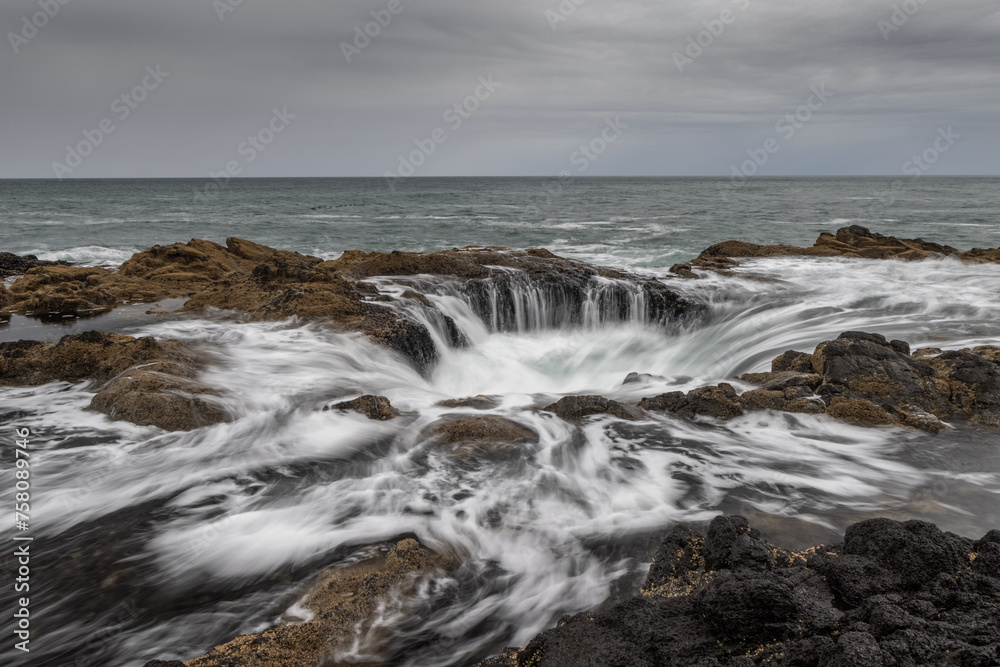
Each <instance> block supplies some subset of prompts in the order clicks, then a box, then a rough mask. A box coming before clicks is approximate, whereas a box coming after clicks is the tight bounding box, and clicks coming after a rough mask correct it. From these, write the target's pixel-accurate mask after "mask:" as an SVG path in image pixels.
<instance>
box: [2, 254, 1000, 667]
mask: <svg viewBox="0 0 1000 667" xmlns="http://www.w3.org/2000/svg"><path fill="white" fill-rule="evenodd" d="M662 277H663V274H662V273H659V274H658V273H657V272H655V271H649V272H648V278H649V280H656V279H657V278H662ZM375 282H376V283H377V285H378V286H379V288H380V289H381V290H383V291H384V292H387V293H391V294H394V295H396V296H399V297H403V295H404V292H406V291H407V290H415V291H416V292H419V293H420V294H421V295H422V298H423V299H427V300H428V301H429V302H431V303H433V305H434V306H435V311H431V310H429V309H428V308H426V306H425V305H423V304H422V303H421V300H420V299H417V298H404V299H402V300H401V302H400V303H401V305H400V306H398V307H400V308H403V309H404V310H405V311H406V312H407V313H408V314H409V315H410V316H412V317H415V318H417V319H420V320H421V321H423V322H424V323H426V324H427V325H428V327H429V328H430V329H431V331H432V334H433V335H434V338H435V342H436V344H437V346H438V348H439V356H440V361H439V363H438V364H437V366H436V367H435V368H434V370H433V372H432V373H430V374H429V375H428V376H422V375H421V374H420V373H418V372H417V371H416V370H414V369H413V368H412V367H411V366H410V365H409V364H408V363H407V362H406V360H405V359H403V358H402V357H400V356H398V355H396V354H395V353H393V352H390V351H388V350H386V349H384V348H381V347H378V346H376V345H374V344H373V343H371V342H369V341H368V340H367V339H365V338H363V337H361V336H358V335H348V334H342V333H335V332H332V331H330V330H327V329H324V328H323V327H321V326H318V325H315V324H302V323H299V322H295V321H292V322H283V323H264V324H261V323H234V322H232V321H221V320H210V319H209V320H184V321H168V322H161V323H158V324H156V325H153V326H145V327H144V328H143V329H142V330H141V331H139V332H136V333H142V334H144V335H153V336H156V337H158V338H168V337H172V338H178V339H182V340H186V341H190V342H192V343H195V344H198V345H201V346H203V347H204V349H205V350H207V351H208V352H209V353H210V354H211V355H212V356H211V359H212V361H211V364H210V366H209V368H208V369H207V370H206V371H205V372H204V375H203V377H202V378H201V380H202V381H203V382H205V383H207V384H209V385H211V386H213V387H215V388H217V389H219V390H220V391H221V392H223V396H224V398H223V400H224V402H225V405H226V407H227V409H228V410H229V411H230V413H231V414H232V416H233V420H232V421H231V422H230V423H226V424H220V425H217V426H213V427H209V428H204V429H200V430H197V431H193V432H190V433H163V432H160V431H157V430H155V429H151V428H143V427H137V426H132V425H129V424H126V423H121V422H109V421H107V419H106V418H104V417H103V416H101V415H97V414H94V413H90V412H87V411H85V410H84V408H85V407H86V405H87V404H88V403H89V400H90V397H91V395H92V394H91V393H90V392H89V391H88V388H87V387H85V386H69V385H66V384H52V385H47V386H45V387H41V388H32V389H3V390H2V391H0V397H2V398H3V403H4V405H5V406H6V407H5V411H12V412H16V413H17V415H18V417H17V423H18V425H19V426H21V427H29V428H32V429H33V430H36V431H37V432H38V433H40V434H44V441H45V444H44V445H43V444H39V448H40V451H39V452H38V454H37V458H36V459H34V465H37V466H38V468H39V470H43V471H44V474H39V477H38V489H37V499H36V511H37V517H36V520H37V524H38V525H39V526H43V527H44V528H43V529H42V530H43V531H44V536H45V538H46V539H48V540H49V541H51V542H52V543H54V544H59V545H61V548H62V549H64V550H72V549H74V548H80V546H81V545H80V544H78V542H79V541H80V540H82V539H83V538H82V537H81V535H82V534H83V533H84V531H83V529H84V528H86V531H87V532H88V534H93V533H94V532H95V531H96V532H97V533H100V531H102V530H107V531H110V530H115V526H116V525H122V526H124V525H126V524H127V525H129V526H132V525H134V526H136V528H135V531H136V532H135V533H134V534H133V536H132V542H131V544H133V546H134V549H132V550H131V551H129V552H128V553H126V554H119V555H117V556H114V557H112V558H110V559H108V560H101V561H99V562H97V563H96V564H95V565H93V569H94V571H93V572H91V573H90V578H89V579H85V578H78V579H70V580H68V581H71V582H72V584H73V585H74V586H77V587H79V588H80V590H81V591H83V592H84V593H86V592H87V591H90V590H91V589H93V590H98V589H99V587H100V585H101V581H102V580H104V579H105V578H106V577H109V576H111V575H112V574H114V573H115V572H116V571H117V570H118V569H119V568H122V567H134V568H135V569H134V570H130V572H131V573H132V574H131V575H130V576H134V577H136V578H137V583H136V584H135V589H136V592H135V593H134V595H135V597H136V598H137V599H139V600H140V601H141V604H142V605H144V606H143V611H142V613H141V614H139V615H138V617H137V619H136V620H134V621H130V622H129V623H126V624H124V625H123V629H121V630H120V631H119V632H118V633H117V634H115V635H114V636H112V638H111V639H110V640H109V641H108V642H107V643H105V644H103V645H102V649H101V650H102V651H105V654H104V655H111V656H113V658H109V662H108V664H127V665H141V664H142V663H143V662H144V660H145V659H150V658H153V657H161V658H162V657H164V656H176V657H178V658H185V659H190V658H191V657H193V656H195V655H198V654H199V653H202V652H204V651H206V650H207V649H208V648H210V647H211V646H212V645H213V644H217V643H221V642H223V641H225V640H227V639H229V638H232V637H235V636H236V635H237V634H241V633H247V632H253V631H259V630H261V629H263V628H265V627H268V626H269V625H271V624H273V623H274V622H276V621H277V619H278V618H279V617H281V616H282V613H283V612H284V611H285V610H287V609H289V608H291V607H294V606H296V605H297V604H299V603H300V602H301V595H302V592H303V589H302V588H301V587H300V586H297V585H296V584H295V583H294V582H296V581H299V582H301V581H303V580H307V579H308V577H309V575H310V574H312V573H315V572H316V571H317V570H318V569H320V568H322V567H325V566H328V565H331V564H336V563H343V562H347V561H349V560H350V559H352V558H358V557H360V556H359V554H362V553H363V549H364V547H365V546H366V545H371V544H375V543H378V542H381V541H386V540H391V539H393V538H395V537H398V536H400V535H404V534H414V535H416V536H417V537H418V538H419V540H420V541H421V543H423V544H424V545H426V546H428V547H429V548H431V549H435V550H438V551H441V552H444V553H448V554H454V555H457V556H459V557H460V559H461V561H462V563H463V565H462V566H461V567H460V568H459V569H458V570H457V571H455V572H453V573H451V574H449V575H445V576H443V578H439V579H437V580H434V581H430V582H425V584H424V585H423V586H421V587H419V588H418V590H417V593H416V594H415V595H414V596H413V597H410V598H407V599H397V600H395V601H391V602H390V603H389V604H387V605H386V606H385V607H384V608H383V609H382V610H381V615H380V618H379V620H378V621H377V622H376V624H375V629H376V630H377V629H378V628H380V627H388V628H391V633H390V634H391V635H392V639H391V641H390V642H389V644H388V646H381V645H378V644H377V642H376V641H375V640H374V636H375V635H376V634H378V633H377V632H375V631H372V633H369V634H366V633H360V634H359V635H358V636H357V638H356V639H357V641H356V642H355V644H354V646H353V648H352V649H351V650H350V651H349V652H348V654H347V655H345V656H341V657H343V658H352V657H353V658H355V659H361V658H363V657H366V656H367V657H369V658H370V657H372V656H373V655H375V654H376V653H378V656H377V657H380V658H382V659H389V660H391V661H394V662H397V663H399V664H407V665H459V664H467V663H468V662H470V661H472V660H474V659H478V658H482V657H485V656H486V655H489V654H490V653H492V652H496V651H498V650H499V649H500V648H502V647H503V646H504V645H524V643H526V642H527V641H528V640H529V639H530V638H531V637H532V636H534V635H535V634H537V633H538V632H540V631H542V630H544V629H545V628H547V627H551V626H552V625H553V624H554V623H555V621H556V619H558V618H559V617H560V616H562V615H563V614H566V613H572V612H578V611H582V610H586V609H591V608H594V607H596V606H598V605H600V604H601V603H603V602H604V601H606V600H608V599H613V598H614V597H615V596H617V595H620V594H622V592H627V591H629V590H632V588H631V587H633V586H634V585H635V582H636V580H637V578H639V577H641V576H642V574H643V571H644V568H645V567H646V566H645V565H644V563H646V562H647V560H648V555H649V550H650V548H651V547H652V546H654V545H655V544H656V538H657V536H660V535H662V533H663V531H665V530H666V529H667V528H668V527H669V526H670V525H672V524H673V523H675V522H678V521H705V520H708V519H709V518H711V517H712V516H714V515H715V514H717V513H718V512H720V511H742V512H745V513H749V514H755V515H758V516H759V517H761V518H762V519H761V520H762V521H765V520H768V521H770V523H767V524H764V525H770V526H772V527H773V530H774V531H775V532H776V533H779V534H784V535H785V536H789V535H790V534H792V533H800V536H801V535H805V537H801V539H808V538H811V536H812V535H819V536H820V538H821V539H831V540H832V539H835V536H836V535H835V534H836V532H837V531H839V530H842V529H843V527H844V526H846V525H847V524H848V523H850V522H852V521H855V520H857V519H859V518H863V517H866V516H870V515H873V514H881V515H890V516H896V515H899V516H903V515H905V516H919V517H923V518H929V519H931V520H934V521H935V522H937V523H938V524H939V525H941V526H942V527H944V528H948V529H952V530H957V531H959V532H967V533H971V534H975V533H977V532H978V533H982V532H985V530H986V529H988V528H990V527H992V526H993V525H994V524H995V523H996V520H997V518H998V516H1000V496H998V494H1000V454H998V453H997V451H998V450H1000V448H998V447H997V444H998V443H997V436H996V435H995V434H984V433H978V434H970V433H968V432H967V431H964V430H962V429H959V430H956V431H953V432H947V433H944V434H941V435H937V436H935V435H928V434H923V433H915V432H910V431H903V430H900V429H892V428H879V429H866V428H859V427H854V426H850V425H847V424H844V423H839V422H836V421H834V420H832V419H830V418H828V417H826V416H809V415H790V414H779V413H772V412H758V413H753V414H750V415H747V416H744V417H742V418H739V419H735V420H732V421H729V422H726V423H716V422H712V421H710V420H709V421H705V422H697V423H693V422H686V421H682V420H678V419H674V418H672V417H670V416H667V415H651V416H649V418H648V419H647V420H645V421H641V422H622V421H619V420H616V419H613V418H610V417H597V418H591V419H588V420H586V421H584V422H583V423H582V424H571V423H567V422H565V421H563V420H561V419H559V418H557V417H555V416H554V415H551V414H549V413H546V412H542V411H537V410H531V409H530V408H532V407H535V406H541V405H546V404H548V403H549V402H552V401H554V400H557V399H558V398H559V397H561V396H566V395H574V394H583V393H596V394H601V395H604V396H607V397H609V398H614V399H617V400H623V401H635V400H638V399H639V398H641V397H643V396H652V395H655V394H658V393H662V392H663V391H672V390H678V389H680V390H686V389H690V388H693V387H696V386H701V385H703V384H706V383H716V382H719V381H732V378H733V376H735V375H739V374H741V373H744V372H751V371H759V370H766V369H767V366H768V362H769V361H770V359H772V358H773V357H775V356H777V355H778V354H780V353H782V352H784V351H785V350H788V349H799V350H803V351H812V349H813V348H814V347H815V345H816V344H817V343H819V342H822V341H824V340H828V339H831V338H834V337H836V336H837V335H839V334H840V333H841V332H843V331H848V330H865V331H874V332H878V333H882V334H884V335H886V336H887V337H892V338H901V339H904V340H908V341H909V342H911V343H912V344H914V347H921V346H937V347H946V348H959V347H967V346H971V345H978V344H990V343H995V342H996V340H997V339H998V337H1000V299H998V298H997V297H998V295H1000V267H997V266H968V265H963V264H960V263H958V262H956V261H951V260H941V261H928V262H923V263H919V264H912V263H902V262H893V261H882V262H873V261H864V260H846V259H815V258H801V259H799V258H781V259H760V260H751V261H746V262H744V264H743V265H742V267H740V268H739V269H738V270H736V271H735V272H734V274H733V275H731V276H720V275H709V276H706V277H705V278H703V279H702V280H698V281H682V280H672V281H669V286H670V288H671V289H675V290H678V291H681V292H682V293H684V294H686V295H687V296H689V297H690V298H691V299H694V300H697V301H700V302H702V303H704V304H706V306H707V311H706V313H705V314H704V315H702V316H701V317H699V318H696V319H695V320H693V321H690V322H683V323H670V324H668V325H664V323H663V322H660V321H657V318H656V317H650V316H649V313H650V307H649V302H648V301H647V297H648V293H647V291H646V290H644V289H643V288H642V286H641V285H640V284H638V283H628V282H626V281H614V280H609V279H595V280H594V281H593V282H592V284H591V285H590V286H589V287H588V289H586V290H584V291H583V292H582V293H577V294H573V293H570V292H568V291H564V290H560V288H558V286H557V287H555V288H545V287H544V286H539V285H536V284H532V283H531V282H530V281H528V282H525V281H522V280H521V279H520V277H518V276H516V275H511V276H510V277H509V279H507V280H502V281H494V282H493V283H491V284H490V285H489V286H487V287H484V288H483V289H479V290H475V291H469V290H467V289H466V290H463V289H462V288H460V287H459V286H456V285H454V284H451V283H448V282H446V281H441V280H438V279H432V278H429V277H423V278H421V277H417V278H408V279H407V280H406V281H405V284H404V283H403V282H401V281H399V280H395V279H391V278H383V279H378V280H376V281H375ZM434 312H440V313H443V314H444V315H446V316H447V317H448V318H450V320H451V322H452V323H453V326H454V327H455V328H457V330H458V332H460V334H461V338H462V339H463V340H464V342H465V343H466V344H465V345H460V346H456V345H454V344H453V340H454V336H452V333H453V332H451V331H449V328H448V327H449V325H448V323H447V322H446V321H445V320H444V319H443V318H442V317H440V315H434ZM130 333H131V332H130ZM632 371H637V372H640V373H645V374H648V375H647V376H645V379H643V380H642V381H640V382H638V383H630V384H627V385H623V384H622V381H623V379H624V378H625V376H626V375H627V374H628V373H630V372H632ZM736 384H739V383H738V382H736ZM362 394H376V395H384V396H387V397H388V398H389V399H390V400H391V402H392V403H393V405H394V406H396V407H397V408H399V409H400V410H402V411H403V412H404V415H403V416H402V417H401V418H397V419H395V420H392V421H389V422H384V423H383V422H373V421H369V420H367V419H366V418H364V417H362V416H359V415H354V414H344V413H340V412H338V411H323V410H322V407H323V406H325V405H329V404H330V403H331V402H333V401H337V400H349V399H351V398H353V397H356V396H359V395H362ZM477 394H485V395H489V396H493V397H495V398H496V405H497V407H495V408H493V409H491V410H488V411H486V412H488V413H492V414H496V415H501V416H504V417H506V418H508V419H511V420H513V421H515V422H517V423H519V424H521V425H523V426H526V427H528V428H530V429H532V430H533V431H535V432H537V433H538V440H537V442H535V443H533V444H530V445H526V446H524V447H523V448H522V449H521V450H519V451H518V452H517V453H516V455H511V456H478V457H469V456H456V455H455V453H454V452H452V451H450V450H449V449H447V448H445V447H442V446H441V445H440V444H438V443H437V442H436V441H435V440H433V439H432V438H430V437H429V436H428V435H426V434H427V430H426V429H427V427H429V426H430V425H431V424H434V423H435V422H437V421H438V420H440V419H441V418H443V417H445V416H448V415H458V414H483V412H482V411H477V410H473V409H471V408H465V409H463V408H445V407H442V406H440V405H439V403H440V402H441V401H442V400H444V399H454V398H464V397H468V396H473V395H477ZM39 442H40V443H41V440H40V441H39ZM5 480H6V477H5ZM12 487H13V485H12V484H7V485H5V486H4V489H5V491H4V494H5V495H3V502H7V501H8V500H11V501H12V499H11V498H8V496H9V494H8V493H7V491H6V489H10V488H12ZM928 490H929V491H928ZM915 499H916V500H915ZM918 500H919V501H920V502H917V501H918ZM132 513H137V514H138V515H140V518H139V519H133V518H129V517H132V516H133V514H132ZM129 521H132V522H133V523H128V522H129ZM116 522H117V523H116ZM803 526H805V527H806V530H805V531H804V532H802V530H803V529H802V527H803ZM809 531H812V532H809ZM123 563H125V564H126V565H123ZM101 568H104V569H103V570H102V569H101ZM199 596H200V597H199ZM192 599H197V600H198V602H197V603H191V602H190V600H192ZM153 600H160V601H161V602H158V603H154V602H152V601H153ZM162 600H168V601H173V602H162ZM157 605H159V606H157ZM46 614H47V615H49V616H50V617H51V619H53V620H52V622H53V623H54V622H55V621H56V620H59V621H60V625H61V627H62V628H63V629H62V631H61V632H62V636H61V640H60V641H61V642H62V643H63V644H65V645H68V646H76V647H77V648H80V647H84V646H85V644H86V638H87V636H88V633H93V631H94V628H95V626H94V623H97V624H101V623H103V624H105V626H107V625H108V624H110V623H111V620H109V619H108V617H107V616H105V617H101V619H99V620H95V621H93V622H91V623H88V622H84V621H81V620H79V619H76V618H75V614H74V610H73V608H72V606H71V605H70V604H69V603H68V602H65V601H64V602H63V603H53V604H52V605H51V606H50V608H49V609H47V611H46ZM299 616H300V617H301V612H300V613H299ZM80 650H84V649H82V648H81V649H80ZM92 652H93V651H92ZM95 664H99V663H95Z"/></svg>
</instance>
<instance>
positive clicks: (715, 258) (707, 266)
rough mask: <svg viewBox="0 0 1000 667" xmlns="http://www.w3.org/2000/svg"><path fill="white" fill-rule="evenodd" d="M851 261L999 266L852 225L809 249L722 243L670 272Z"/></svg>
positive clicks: (984, 256)
mask: <svg viewBox="0 0 1000 667" xmlns="http://www.w3.org/2000/svg"><path fill="white" fill-rule="evenodd" d="M793 256H806V257H855V258H865V259H899V260H908V261H916V260H923V259H929V258H932V257H955V258H958V259H961V260H962V261H966V262H971V263H987V262H992V263H1000V249H986V250H983V249H978V248H977V249H973V250H969V251H967V252H961V251H959V250H956V249H955V248H952V247H951V246H946V245H940V244H938V243H932V242H930V241H924V240H923V239H897V238H895V237H892V236H884V235H882V234H878V233H875V232H872V231H870V230H869V229H866V228H865V227H861V226H859V225H852V226H850V227H843V228H841V229H839V230H837V233H836V234H830V233H828V232H824V233H822V234H820V236H819V238H818V239H817V240H816V243H815V244H813V246H812V247H810V248H800V247H798V246H790V245H758V244H756V243H746V242H744V241H724V242H722V243H717V244H715V245H713V246H711V247H709V248H707V249H706V250H704V251H703V252H702V253H701V254H700V255H699V256H698V257H697V258H695V259H693V260H691V261H690V262H686V263H684V264H678V265H676V266H674V267H672V268H671V271H672V272H673V273H675V274H677V275H679V276H682V277H686V278H692V277H695V275H696V274H695V273H694V271H693V269H703V270H716V271H718V270H723V271H725V270H728V269H732V268H735V267H737V266H739V262H738V261H737V260H739V259H743V258H755V257H793Z"/></svg>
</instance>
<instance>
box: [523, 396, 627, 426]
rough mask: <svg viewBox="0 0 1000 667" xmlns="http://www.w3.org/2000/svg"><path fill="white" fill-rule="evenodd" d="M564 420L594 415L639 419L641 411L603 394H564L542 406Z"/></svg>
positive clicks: (574, 419) (576, 419)
mask: <svg viewBox="0 0 1000 667" xmlns="http://www.w3.org/2000/svg"><path fill="white" fill-rule="evenodd" d="M542 409H543V410H545V411H546V412H552V413H554V414H556V415H558V416H559V417H560V418H562V419H565V420H566V421H580V420H582V419H584V418H586V417H592V416H594V415H611V416H612V417H617V418H618V419H625V420H627V421H639V420H640V419H642V418H643V416H644V415H643V411H642V410H641V409H638V408H636V407H635V406H632V405H626V404H624V403H619V402H618V401H612V400H608V399H607V398H604V397H603V396H565V397H563V398H561V399H559V400H558V401H557V402H555V403H553V404H552V405H547V406H545V407H544V408H542Z"/></svg>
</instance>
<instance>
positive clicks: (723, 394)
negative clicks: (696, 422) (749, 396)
mask: <svg viewBox="0 0 1000 667" xmlns="http://www.w3.org/2000/svg"><path fill="white" fill-rule="evenodd" d="M639 407H640V408H642V409H643V410H652V411H654V412H672V413H674V414H677V415H679V416H681V417H686V418H688V419H693V418H695V417H698V416H702V417H715V418H716V419H731V418H733V417H739V416H740V415H742V414H743V406H742V405H741V403H740V397H739V396H737V394H736V390H735V389H733V386H732V385H730V384H726V383H723V384H720V385H719V386H717V387H699V388H698V389H692V390H691V391H689V392H688V393H687V394H684V393H683V392H679V391H673V392H670V393H667V394H661V395H660V396H656V397H654V398H644V399H642V401H640V402H639Z"/></svg>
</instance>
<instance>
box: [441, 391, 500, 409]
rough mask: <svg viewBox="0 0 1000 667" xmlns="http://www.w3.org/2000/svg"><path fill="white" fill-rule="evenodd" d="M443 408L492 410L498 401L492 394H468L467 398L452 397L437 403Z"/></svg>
mask: <svg viewBox="0 0 1000 667" xmlns="http://www.w3.org/2000/svg"><path fill="white" fill-rule="evenodd" d="M438 405H440V406H441V407H444V408H472V409H473V410H492V409H493V408H495V407H497V406H498V405H500V401H498V400H497V399H496V398H494V397H492V396H483V395H482V394H480V395H479V396H470V397H469V398H452V399H448V400H447V401H441V402H440V403H438Z"/></svg>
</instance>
